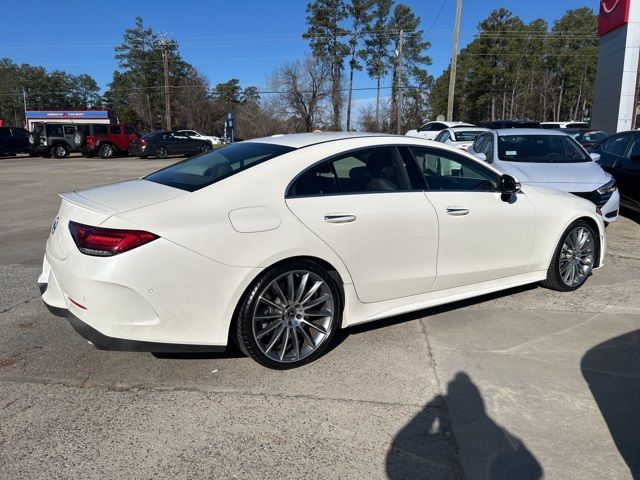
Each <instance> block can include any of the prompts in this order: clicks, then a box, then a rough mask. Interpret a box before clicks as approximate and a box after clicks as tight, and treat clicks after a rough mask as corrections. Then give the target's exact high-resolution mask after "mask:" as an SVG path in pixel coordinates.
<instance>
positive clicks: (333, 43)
mask: <svg viewBox="0 0 640 480" xmlns="http://www.w3.org/2000/svg"><path fill="white" fill-rule="evenodd" d="M346 18H347V7H346V5H345V4H344V2H343V1H342V0H314V1H313V2H311V3H309V4H308V5H307V31H306V32H305V33H304V34H303V35H302V37H303V38H305V39H307V40H309V45H310V46H311V52H312V54H313V56H314V57H315V58H317V59H318V60H320V61H322V62H326V63H327V64H328V65H329V66H330V69H331V107H332V122H331V129H332V130H341V127H340V119H341V112H342V93H341V86H342V70H343V68H344V58H345V56H346V55H347V54H348V53H349V46H348V45H347V44H346V43H345V41H344V40H345V36H346V34H347V31H346V30H345V28H344V27H342V26H341V23H342V22H343V21H344V20H345V19H346Z"/></svg>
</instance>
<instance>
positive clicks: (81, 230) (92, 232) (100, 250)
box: [69, 222, 159, 257]
mask: <svg viewBox="0 0 640 480" xmlns="http://www.w3.org/2000/svg"><path fill="white" fill-rule="evenodd" d="M69 231H70V232H71V236H72V237H73V240H74V242H76V245H77V246H78V250H80V251H81V252H82V253H84V254H85V255H93V256H95V257H111V256H113V255H117V254H119V253H123V252H126V251H128V250H132V249H134V248H137V247H139V246H140V245H144V244H145V243H149V242H151V241H153V240H155V239H156V238H159V237H158V236H157V235H154V234H153V233H150V232H144V231H141V230H120V229H115V228H101V227H92V226H90V225H83V224H81V223H76V222H69Z"/></svg>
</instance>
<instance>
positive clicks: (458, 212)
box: [447, 207, 469, 217]
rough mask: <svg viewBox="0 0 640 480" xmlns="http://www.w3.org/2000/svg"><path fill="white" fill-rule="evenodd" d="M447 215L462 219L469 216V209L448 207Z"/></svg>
mask: <svg viewBox="0 0 640 480" xmlns="http://www.w3.org/2000/svg"><path fill="white" fill-rule="evenodd" d="M447 213H448V214H449V215H453V216H454V217H461V216H463V215H468V214H469V209H468V208H464V207H447Z"/></svg>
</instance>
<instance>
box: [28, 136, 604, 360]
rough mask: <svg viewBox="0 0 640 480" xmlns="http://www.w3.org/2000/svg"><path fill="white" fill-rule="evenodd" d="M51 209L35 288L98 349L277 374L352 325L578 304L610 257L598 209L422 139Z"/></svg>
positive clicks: (174, 177) (126, 185)
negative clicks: (518, 299)
mask: <svg viewBox="0 0 640 480" xmlns="http://www.w3.org/2000/svg"><path fill="white" fill-rule="evenodd" d="M566 138H569V137H566ZM569 140H570V141H571V142H573V140H571V139H569ZM576 145H577V144H576ZM577 148H580V147H579V146H578V147H577ZM61 196H62V205H61V207H60V211H59V212H58V215H57V216H56V218H55V220H54V223H53V227H52V228H51V234H50V237H49V240H48V241H47V246H46V254H45V258H44V261H43V269H42V273H41V275H40V276H39V278H38V282H39V284H40V289H41V291H42V292H43V294H42V299H43V300H44V302H45V304H46V305H48V306H49V308H50V309H51V310H52V311H54V312H55V313H57V314H59V315H65V316H67V318H68V319H69V321H70V322H71V324H72V325H73V326H74V327H75V328H76V330H77V331H78V332H79V333H80V334H81V335H84V336H85V337H86V338H88V339H89V340H90V341H91V342H92V344H93V345H95V346H96V347H97V348H103V349H121V350H145V351H180V350H182V351H184V350H187V351H189V350H200V351H202V350H204V351H220V350H222V349H224V348H225V346H226V345H227V342H228V340H229V339H231V340H232V341H237V342H238V343H239V345H240V346H241V348H242V350H243V351H244V352H245V353H246V354H248V355H250V356H251V357H252V358H254V359H255V360H256V361H258V362H259V363H261V364H262V365H265V366H267V367H271V368H279V369H283V368H291V367H296V366H300V365H302V364H305V363H308V362H310V361H312V360H313V359H315V358H317V357H318V356H319V355H321V354H322V353H323V352H324V351H326V349H327V347H328V345H329V344H330V342H331V338H332V336H333V335H334V334H335V332H336V330H338V329H339V328H345V327H349V326H350V325H357V324H361V323H364V322H370V321H374V320H379V319H382V318H387V317H392V316H395V315H399V314H402V313H406V312H411V311H416V310H420V309H424V308H426V307H431V306H435V305H439V304H445V303H449V302H453V301H458V300H462V299H465V298H469V297H474V296H477V295H483V294H486V293H489V292H493V291H498V290H502V289H507V288H511V287H515V286H518V285H524V284H529V283H536V282H543V284H544V285H545V286H547V287H549V288H552V289H556V290H561V291H572V290H576V289H577V288H579V287H580V286H581V285H583V284H584V282H585V281H586V280H587V279H588V278H589V275H590V274H591V272H592V270H593V269H594V268H598V267H599V266H600V265H601V260H602V258H603V256H604V254H605V240H604V238H605V231H604V223H603V220H602V217H601V216H600V215H598V214H597V213H596V209H595V208H594V206H593V204H592V203H590V202H588V201H586V200H584V199H582V198H579V197H576V196H574V195H567V194H565V193H562V192H558V191H557V190H553V189H548V188H541V187H536V186H533V185H525V186H523V187H520V185H519V184H518V182H517V180H516V179H515V178H513V177H511V176H509V175H505V174H502V173H501V172H499V171H498V170H497V169H496V168H494V166H492V165H488V164H485V163H483V162H480V161H478V160H477V159H475V158H474V157H472V156H471V155H469V154H467V153H466V152H463V151H462V150H460V149H459V148H454V147H449V146H447V145H444V144H442V143H435V142H431V141H425V140H422V139H418V138H415V137H405V136H402V137H398V136H389V135H381V134H369V135H363V134H350V133H308V134H295V135H276V136H273V137H268V138H261V139H254V140H248V141H245V142H241V143H236V144H233V145H228V146H225V147H222V148H220V149H216V150H214V151H212V152H209V153H207V154H204V155H199V156H197V157H195V158H193V159H191V160H187V161H184V162H179V163H176V164H174V165H171V166H169V167H166V168H164V169H162V170H160V171H158V172H155V173H152V174H150V175H148V176H146V177H144V178H141V179H135V180H130V181H127V182H122V183H116V184H111V185H106V186H103V187H98V188H92V189H89V190H83V191H79V192H77V193H76V192H72V193H67V194H63V195H61ZM96 279H97V280H96ZM98 280H99V281H98ZM375 354H376V352H375V351H372V352H371V355H375Z"/></svg>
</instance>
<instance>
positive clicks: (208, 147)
mask: <svg viewBox="0 0 640 480" xmlns="http://www.w3.org/2000/svg"><path fill="white" fill-rule="evenodd" d="M212 148H213V147H212V146H211V143H210V142H207V143H203V144H202V146H201V147H200V153H207V152H210V151H211V149H212Z"/></svg>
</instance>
